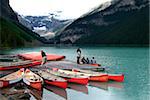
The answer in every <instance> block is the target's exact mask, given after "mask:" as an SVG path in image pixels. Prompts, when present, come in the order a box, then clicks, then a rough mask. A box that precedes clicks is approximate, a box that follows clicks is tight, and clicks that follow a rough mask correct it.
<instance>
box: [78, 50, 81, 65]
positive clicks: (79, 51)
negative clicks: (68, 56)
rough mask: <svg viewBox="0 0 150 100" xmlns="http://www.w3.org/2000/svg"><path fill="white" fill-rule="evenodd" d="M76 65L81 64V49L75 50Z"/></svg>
mask: <svg viewBox="0 0 150 100" xmlns="http://www.w3.org/2000/svg"><path fill="white" fill-rule="evenodd" d="M77 64H81V49H80V48H78V49H77Z"/></svg>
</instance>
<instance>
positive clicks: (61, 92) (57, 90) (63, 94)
mask: <svg viewBox="0 0 150 100" xmlns="http://www.w3.org/2000/svg"><path fill="white" fill-rule="evenodd" d="M44 88H45V89H47V90H49V91H51V92H53V93H55V94H57V95H59V96H61V97H63V98H65V99H67V92H66V90H65V89H62V88H59V87H55V86H51V85H45V86H44Z"/></svg>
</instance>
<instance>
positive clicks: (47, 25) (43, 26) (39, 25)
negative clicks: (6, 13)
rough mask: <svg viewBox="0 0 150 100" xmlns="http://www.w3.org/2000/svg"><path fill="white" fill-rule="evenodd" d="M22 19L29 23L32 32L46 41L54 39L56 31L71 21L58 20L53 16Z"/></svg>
mask: <svg viewBox="0 0 150 100" xmlns="http://www.w3.org/2000/svg"><path fill="white" fill-rule="evenodd" d="M22 18H23V19H24V20H26V22H27V21H28V22H29V23H30V26H32V27H33V29H32V30H33V31H34V32H36V33H38V34H39V35H40V36H42V37H45V38H47V39H49V38H51V37H54V36H55V33H56V32H57V31H59V30H60V29H61V28H63V27H64V26H66V25H67V24H68V23H70V22H71V20H59V19H57V18H55V16H54V14H50V15H48V16H25V17H22ZM21 23H22V22H21ZM24 23H25V22H23V23H22V24H24ZM24 25H25V24H24ZM25 26H27V25H25Z"/></svg>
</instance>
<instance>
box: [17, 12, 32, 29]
mask: <svg viewBox="0 0 150 100" xmlns="http://www.w3.org/2000/svg"><path fill="white" fill-rule="evenodd" d="M17 17H18V20H19V23H21V24H22V25H23V26H25V27H27V28H28V29H30V30H33V29H34V28H33V26H32V23H31V22H30V21H29V20H27V19H25V17H24V16H21V15H19V14H17Z"/></svg>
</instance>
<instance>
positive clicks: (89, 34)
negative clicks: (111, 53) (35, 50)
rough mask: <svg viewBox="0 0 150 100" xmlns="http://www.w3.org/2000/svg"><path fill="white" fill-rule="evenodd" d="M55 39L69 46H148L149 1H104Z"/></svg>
mask: <svg viewBox="0 0 150 100" xmlns="http://www.w3.org/2000/svg"><path fill="white" fill-rule="evenodd" d="M55 40H56V42H57V43H71V44H140V45H142V44H143V45H144V44H149V1H148V0H113V1H111V2H107V4H103V5H100V6H99V7H97V8H95V9H94V10H93V11H91V12H89V13H87V14H85V15H84V16H82V17H81V18H78V19H77V20H75V21H74V22H73V23H71V24H70V25H69V26H67V27H66V28H65V29H64V30H62V31H61V32H59V33H58V35H57V36H56V38H55Z"/></svg>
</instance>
